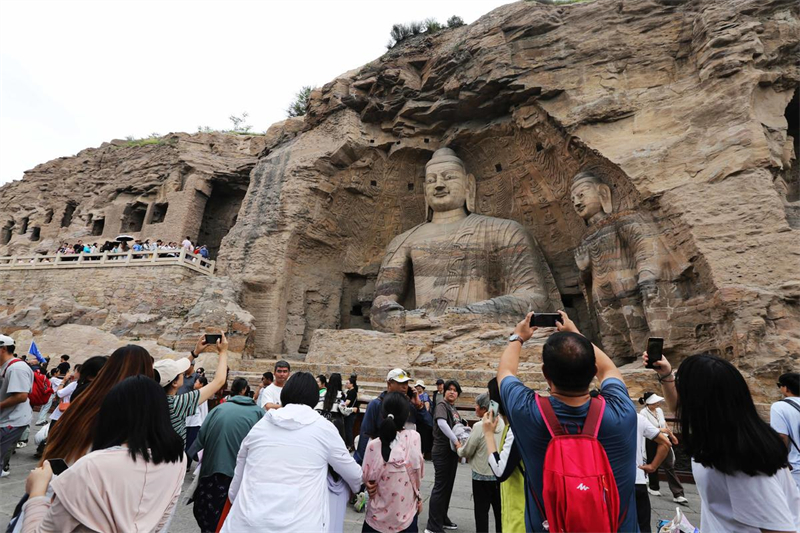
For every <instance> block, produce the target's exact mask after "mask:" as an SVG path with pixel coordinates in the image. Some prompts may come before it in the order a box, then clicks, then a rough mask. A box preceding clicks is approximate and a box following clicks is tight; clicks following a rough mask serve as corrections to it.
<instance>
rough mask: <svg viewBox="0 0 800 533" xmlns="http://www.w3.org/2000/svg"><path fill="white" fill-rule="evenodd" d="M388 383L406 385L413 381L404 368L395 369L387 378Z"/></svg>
mask: <svg viewBox="0 0 800 533" xmlns="http://www.w3.org/2000/svg"><path fill="white" fill-rule="evenodd" d="M386 381H396V382H398V383H405V382H407V381H411V376H409V375H408V374H406V372H405V370H403V369H402V368H395V369H393V370H392V371H391V372H389V374H388V375H387V376H386Z"/></svg>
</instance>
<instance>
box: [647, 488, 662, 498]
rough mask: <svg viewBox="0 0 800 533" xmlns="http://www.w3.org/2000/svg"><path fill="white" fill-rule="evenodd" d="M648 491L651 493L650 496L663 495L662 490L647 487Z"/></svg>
mask: <svg viewBox="0 0 800 533" xmlns="http://www.w3.org/2000/svg"><path fill="white" fill-rule="evenodd" d="M647 492H648V493H649V494H650V496H661V491H659V490H653V489H651V488H650V487H648V488H647Z"/></svg>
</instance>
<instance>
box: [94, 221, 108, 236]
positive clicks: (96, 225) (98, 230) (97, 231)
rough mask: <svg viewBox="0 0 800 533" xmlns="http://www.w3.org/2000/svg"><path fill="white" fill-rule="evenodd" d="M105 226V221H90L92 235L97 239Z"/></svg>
mask: <svg viewBox="0 0 800 533" xmlns="http://www.w3.org/2000/svg"><path fill="white" fill-rule="evenodd" d="M105 226H106V219H104V218H98V219H96V220H94V221H92V235H93V236H95V237H99V236H100V235H102V234H103V230H104V229H105Z"/></svg>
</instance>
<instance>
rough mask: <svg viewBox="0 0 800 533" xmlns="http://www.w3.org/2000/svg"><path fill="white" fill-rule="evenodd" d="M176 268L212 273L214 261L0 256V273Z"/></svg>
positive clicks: (182, 256)
mask: <svg viewBox="0 0 800 533" xmlns="http://www.w3.org/2000/svg"><path fill="white" fill-rule="evenodd" d="M162 265H164V266H169V265H179V266H183V267H186V268H189V269H191V270H194V271H195V272H200V273H202V274H207V275H209V276H210V275H212V274H214V265H215V262H214V261H212V260H210V259H204V258H203V257H201V256H200V255H194V254H191V253H187V252H186V249H184V248H181V249H179V250H158V251H155V252H153V251H141V252H134V251H133V250H129V251H127V252H117V253H114V252H103V253H97V254H87V253H82V254H51V255H25V256H23V255H13V256H6V257H0V270H45V269H54V268H56V269H62V268H110V267H130V266H162Z"/></svg>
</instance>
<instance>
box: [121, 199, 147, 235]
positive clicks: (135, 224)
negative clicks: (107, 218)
mask: <svg viewBox="0 0 800 533" xmlns="http://www.w3.org/2000/svg"><path fill="white" fill-rule="evenodd" d="M146 214H147V204H144V203H142V202H136V203H135V204H133V205H128V206H126V207H125V211H124V212H123V213H122V232H123V233H136V232H139V231H142V226H144V216H145V215H146Z"/></svg>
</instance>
